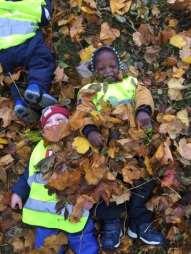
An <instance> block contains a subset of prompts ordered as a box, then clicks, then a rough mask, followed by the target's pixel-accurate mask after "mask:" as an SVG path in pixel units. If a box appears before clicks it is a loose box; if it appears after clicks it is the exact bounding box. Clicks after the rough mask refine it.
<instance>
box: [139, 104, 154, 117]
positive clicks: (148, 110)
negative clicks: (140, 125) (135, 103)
mask: <svg viewBox="0 0 191 254" xmlns="http://www.w3.org/2000/svg"><path fill="white" fill-rule="evenodd" d="M141 111H143V112H146V113H147V114H148V115H150V116H151V115H152V109H151V107H150V106H148V105H141V106H139V107H138V108H137V109H136V112H135V116H137V114H138V113H139V112H141Z"/></svg>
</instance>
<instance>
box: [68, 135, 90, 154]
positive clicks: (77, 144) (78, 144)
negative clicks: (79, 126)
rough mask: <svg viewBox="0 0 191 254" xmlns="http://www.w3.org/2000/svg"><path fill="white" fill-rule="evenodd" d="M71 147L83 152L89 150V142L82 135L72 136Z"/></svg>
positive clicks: (80, 152)
mask: <svg viewBox="0 0 191 254" xmlns="http://www.w3.org/2000/svg"><path fill="white" fill-rule="evenodd" d="M72 147H73V148H74V149H75V150H76V151H77V152H78V153H79V154H85V153H86V152H87V151H88V150H89V148H90V143H89V141H88V140H87V139H86V138H84V137H76V138H74V141H73V143H72Z"/></svg>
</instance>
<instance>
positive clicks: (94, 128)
mask: <svg viewBox="0 0 191 254" xmlns="http://www.w3.org/2000/svg"><path fill="white" fill-rule="evenodd" d="M92 131H97V132H100V131H99V129H98V128H97V126H96V125H93V124H88V125H86V126H85V127H84V128H83V130H82V133H83V134H84V136H85V137H88V135H89V134H90V132H92Z"/></svg>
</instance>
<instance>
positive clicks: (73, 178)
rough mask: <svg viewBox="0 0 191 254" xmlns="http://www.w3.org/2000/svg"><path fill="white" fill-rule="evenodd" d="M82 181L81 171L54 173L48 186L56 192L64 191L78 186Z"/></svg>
mask: <svg viewBox="0 0 191 254" xmlns="http://www.w3.org/2000/svg"><path fill="white" fill-rule="evenodd" d="M80 179H81V173H80V171H79V170H65V171H61V172H58V173H56V172H54V173H53V175H52V176H51V177H50V178H49V179H48V186H49V187H51V188H55V189H56V190H60V191H63V190H65V189H66V188H67V187H71V186H78V184H79V183H80Z"/></svg>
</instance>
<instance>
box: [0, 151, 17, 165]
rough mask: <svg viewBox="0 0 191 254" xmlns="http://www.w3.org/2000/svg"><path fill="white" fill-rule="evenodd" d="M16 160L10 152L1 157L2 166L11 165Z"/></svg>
mask: <svg viewBox="0 0 191 254" xmlns="http://www.w3.org/2000/svg"><path fill="white" fill-rule="evenodd" d="M13 161H14V158H13V157H12V156H11V155H10V154H6V155H4V156H2V157H1V158H0V167H4V166H7V165H9V164H10V163H12V162H13Z"/></svg>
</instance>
